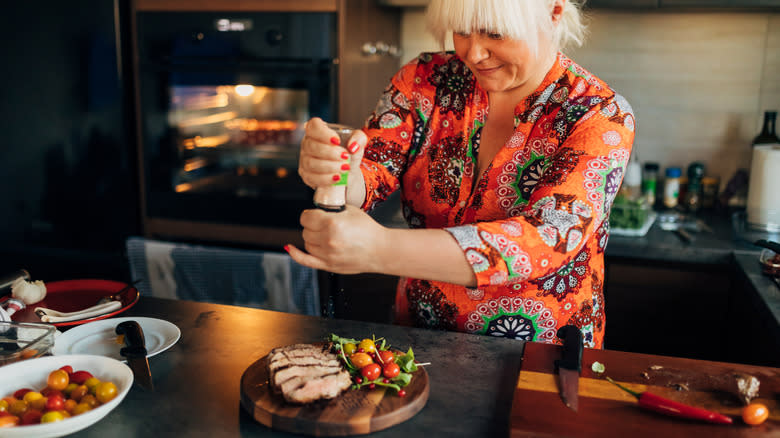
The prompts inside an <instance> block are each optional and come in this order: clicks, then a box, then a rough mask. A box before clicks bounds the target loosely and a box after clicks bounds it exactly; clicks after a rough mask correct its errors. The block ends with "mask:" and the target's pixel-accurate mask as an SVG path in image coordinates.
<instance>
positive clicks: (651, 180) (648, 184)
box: [642, 163, 659, 206]
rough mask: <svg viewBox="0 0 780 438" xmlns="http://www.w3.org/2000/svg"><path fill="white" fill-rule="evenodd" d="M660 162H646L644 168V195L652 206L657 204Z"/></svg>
mask: <svg viewBox="0 0 780 438" xmlns="http://www.w3.org/2000/svg"><path fill="white" fill-rule="evenodd" d="M658 169H659V166H658V163H645V167H644V169H643V170H642V196H644V197H645V198H646V199H647V202H648V204H650V206H653V205H655V193H656V190H658Z"/></svg>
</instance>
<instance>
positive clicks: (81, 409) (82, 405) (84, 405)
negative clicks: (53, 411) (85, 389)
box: [71, 403, 92, 415]
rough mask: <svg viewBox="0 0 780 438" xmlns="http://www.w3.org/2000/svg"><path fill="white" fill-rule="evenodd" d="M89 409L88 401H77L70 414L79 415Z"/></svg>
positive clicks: (90, 408)
mask: <svg viewBox="0 0 780 438" xmlns="http://www.w3.org/2000/svg"><path fill="white" fill-rule="evenodd" d="M90 410H92V406H90V405H89V403H79V404H77V405H76V407H75V408H73V412H71V414H72V415H80V414H83V413H84V412H87V411H90Z"/></svg>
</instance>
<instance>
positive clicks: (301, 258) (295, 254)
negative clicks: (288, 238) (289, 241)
mask: <svg viewBox="0 0 780 438" xmlns="http://www.w3.org/2000/svg"><path fill="white" fill-rule="evenodd" d="M284 249H285V250H287V253H288V254H290V257H292V259H293V260H295V261H296V262H298V263H299V264H301V265H303V266H308V267H310V268H314V269H319V270H327V269H326V268H327V266H326V265H325V262H323V261H322V260H320V259H318V258H317V257H314V256H313V255H311V254H307V253H305V252H303V251H301V250H300V249H298V248H296V247H295V246H294V245H286V246H285V247H284Z"/></svg>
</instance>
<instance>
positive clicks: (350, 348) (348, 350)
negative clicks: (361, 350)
mask: <svg viewBox="0 0 780 438" xmlns="http://www.w3.org/2000/svg"><path fill="white" fill-rule="evenodd" d="M355 350H357V346H355V344H353V343H352V342H348V343H346V344H344V354H346V355H347V356H349V355H350V354H353V353H354V352H355Z"/></svg>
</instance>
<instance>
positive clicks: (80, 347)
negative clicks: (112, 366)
mask: <svg viewBox="0 0 780 438" xmlns="http://www.w3.org/2000/svg"><path fill="white" fill-rule="evenodd" d="M123 321H136V322H138V324H139V325H140V326H141V330H143V331H144V338H145V339H146V355H147V356H148V357H152V356H154V355H155V354H159V353H162V352H163V351H165V350H167V349H169V348H171V346H173V344H175V343H176V341H178V340H179V337H181V330H179V328H178V327H176V325H175V324H173V323H170V322H168V321H165V320H162V319H155V318H144V317H140V316H139V317H127V318H108V319H103V320H100V321H94V322H90V323H87V324H83V325H80V326H78V327H74V328H72V329H70V330H68V331H66V332H65V333H63V334H61V335H59V336H58V337H57V339H56V340H55V341H54V349H53V350H52V354H54V355H55V356H58V355H63V354H95V355H98V356H106V357H110V358H112V359H116V360H121V361H123V362H124V361H125V359H124V358H123V357H122V356H121V355H120V354H119V350H120V349H121V348H122V347H123V346H122V345H119V344H117V343H116V336H117V335H116V332H115V331H114V330H115V329H116V326H117V325H119V323H120V322H123Z"/></svg>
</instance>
